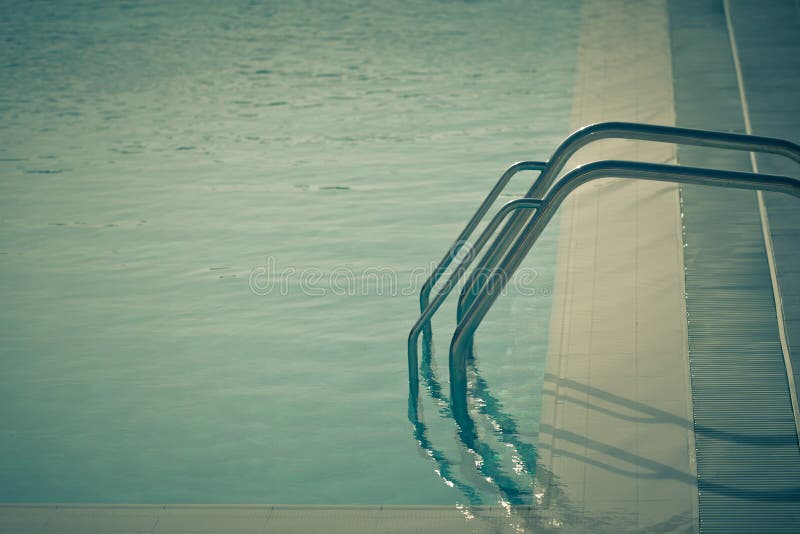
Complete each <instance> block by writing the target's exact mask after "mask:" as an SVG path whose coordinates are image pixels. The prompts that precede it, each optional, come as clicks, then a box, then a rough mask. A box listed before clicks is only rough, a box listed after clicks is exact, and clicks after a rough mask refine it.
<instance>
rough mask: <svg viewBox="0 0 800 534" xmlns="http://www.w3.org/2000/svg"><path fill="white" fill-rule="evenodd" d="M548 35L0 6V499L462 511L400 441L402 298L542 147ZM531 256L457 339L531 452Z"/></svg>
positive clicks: (468, 464)
mask: <svg viewBox="0 0 800 534" xmlns="http://www.w3.org/2000/svg"><path fill="white" fill-rule="evenodd" d="M577 12H578V5H577V2H576V1H570V2H558V3H556V2H544V1H541V2H527V1H522V0H501V1H498V2H491V3H490V2H479V1H478V2H446V1H441V2H422V1H412V2H403V3H385V2H382V3H371V2H359V1H354V0H348V1H343V2H335V3H333V2H331V3H327V2H311V1H309V2H299V1H296V2H275V3H258V2H231V3H228V2H225V3H221V2H169V3H162V2H93V1H83V2H79V1H72V2H61V1H59V2H36V3H29V2H22V1H20V2H14V1H4V2H2V4H0V15H1V16H0V28H2V30H1V32H0V33H1V34H2V36H3V41H4V42H3V46H2V47H0V119H1V120H0V295H2V301H3V304H4V305H3V306H2V308H0V339H2V341H1V342H0V501H16V502H113V503H162V502H169V503H200V502H205V503H208V502H214V503H331V504H369V503H385V504H449V503H455V502H464V500H465V496H464V494H463V492H461V491H460V490H459V489H458V488H454V487H450V486H448V485H447V484H446V483H445V482H446V481H444V480H443V479H442V478H441V477H440V476H438V475H437V473H436V469H437V465H436V463H435V462H433V461H431V460H430V458H428V457H427V456H426V453H425V452H424V451H423V450H421V449H420V448H419V447H418V444H417V443H416V441H415V439H414V437H413V435H412V429H411V425H410V423H409V421H408V419H407V418H406V407H407V389H408V385H407V371H406V354H405V341H406V336H407V334H408V329H409V328H410V326H411V325H412V323H413V322H414V320H415V318H416V312H417V308H416V306H417V296H416V295H417V294H418V290H419V284H420V283H421V280H422V279H421V277H420V273H421V272H429V271H430V268H431V264H430V262H431V261H433V260H438V259H439V258H440V257H441V255H442V253H443V251H444V250H445V249H446V247H447V246H448V245H449V243H450V241H451V240H452V239H453V238H454V236H455V235H457V233H458V232H459V230H460V229H461V227H462V226H463V224H464V223H465V222H466V220H467V219H468V217H469V216H470V215H471V213H472V212H473V211H474V209H475V208H476V207H477V205H478V204H479V202H480V201H481V199H482V198H483V196H484V195H485V193H486V192H487V191H488V189H489V187H490V186H491V184H493V182H494V181H495V180H496V178H497V177H498V176H499V175H500V173H501V172H502V171H503V169H504V168H505V167H506V166H507V165H509V164H510V163H512V162H514V161H516V160H521V159H544V158H546V157H547V155H548V154H549V153H550V152H551V151H552V149H553V148H554V147H555V145H556V144H557V142H558V141H559V140H560V139H561V138H563V137H564V136H565V135H566V134H567V133H568V130H569V112H570V107H571V92H570V88H571V87H572V77H573V75H574V62H575V56H576V49H577V31H578V24H579V21H578V20H577ZM521 178H522V177H521ZM524 178H525V180H530V178H531V176H530V175H528V176H526V177H524ZM526 188H527V183H525V182H524V180H519V181H516V182H514V183H512V184H511V186H510V188H509V195H508V196H505V197H504V198H505V199H506V200H507V199H509V198H510V195H512V194H520V193H521V192H522V191H524V190H525V189H526ZM555 238H556V236H555V234H554V233H553V232H551V233H550V234H548V235H546V236H545V238H544V239H543V242H542V244H541V246H539V247H538V251H537V254H536V257H535V258H531V259H529V260H528V262H527V264H526V266H527V267H528V268H529V272H532V273H534V274H535V276H533V277H532V278H531V279H530V280H528V282H527V285H526V287H525V291H521V290H519V289H518V288H517V289H514V288H512V289H511V291H510V292H509V294H508V295H507V296H506V297H503V298H501V299H500V301H499V302H498V305H497V307H496V309H494V310H493V311H492V312H491V314H490V315H489V316H488V317H487V320H486V323H485V325H484V327H482V329H481V331H480V332H479V334H480V335H479V338H478V351H479V355H480V365H481V369H482V371H483V376H484V377H485V378H486V380H487V383H488V384H489V386H490V387H491V388H492V392H493V394H494V395H495V396H496V397H497V398H498V399H499V400H501V401H502V402H503V405H504V410H505V411H506V412H508V413H509V414H511V415H513V417H515V418H516V421H517V423H518V429H519V430H518V433H519V439H520V440H522V441H525V442H527V443H533V444H535V436H536V421H537V419H538V414H539V405H538V402H539V400H538V391H539V388H540V386H541V384H540V381H538V378H537V377H540V376H541V373H542V372H543V371H542V368H543V364H544V353H545V350H546V344H547V321H548V320H549V296H548V291H549V289H550V288H551V287H552V275H553V264H554V255H555ZM376 270H377V272H378V273H387V272H388V273H391V274H390V275H388V276H389V278H388V280H389V282H385V284H389V285H385V286H384V287H383V288H381V287H380V284H379V278H380V277H379V276H378V275H375V276H373V275H371V274H369V273H375V272H376ZM332 280H333V282H332ZM384 280H385V279H384ZM350 282H352V286H348V284H349V283H350ZM391 284H393V285H391ZM270 288H271V291H268V290H269V289H270ZM342 288H344V289H342ZM392 288H394V289H392ZM531 288H533V291H531ZM531 293H532V294H531ZM441 316H442V317H443V319H441V320H438V321H437V322H436V323H435V328H436V332H437V334H438V337H437V338H436V341H437V346H439V347H440V348H439V352H440V353H443V352H444V350H443V349H442V348H441V346H444V345H445V344H446V340H447V339H448V338H449V329H451V328H452V326H453V325H452V317H453V316H454V312H453V309H452V306H450V307H449V308H446V309H443V310H442V313H441ZM442 378H444V377H442ZM426 399H427V397H426ZM425 403H426V404H425V410H426V411H425V414H426V422H427V423H428V425H429V427H430V437H431V439H432V441H433V442H434V443H435V444H437V445H438V446H440V450H441V451H442V452H443V454H445V455H446V456H447V461H448V464H449V465H450V466H452V469H453V472H454V473H456V474H457V475H458V476H459V477H460V479H462V480H464V481H466V483H468V484H472V485H474V486H475V487H477V488H478V491H479V493H480V494H481V495H482V500H483V501H484V502H488V503H491V502H492V501H493V500H496V499H497V498H498V494H497V493H496V492H495V490H493V489H492V487H491V484H487V483H485V481H484V480H483V477H482V476H481V475H480V473H478V471H477V470H476V469H475V468H474V466H473V463H474V459H473V457H472V456H471V455H470V453H469V452H468V451H465V450H464V449H463V447H462V446H460V445H458V443H457V440H456V438H455V427H454V425H453V424H452V422H451V421H449V420H448V419H446V418H442V417H439V416H438V415H437V407H436V405H435V404H434V403H433V402H432V401H430V400H426V401H425ZM487 432H488V434H489V437H491V436H490V435H491V429H490V430H489V431H487ZM498 455H499V457H501V459H502V461H503V462H505V464H504V465H512V464H513V463H514V459H513V458H506V457H505V456H507V454H506V453H505V452H503V451H502V450H499V451H498ZM504 455H505V456H504ZM510 473H511V475H510V476H513V477H516V479H515V480H517V482H518V483H519V484H520V485H524V484H526V483H529V479H530V477H529V476H528V477H527V479H526V475H529V474H527V473H525V472H520V473H517V474H514V472H513V470H511V471H510ZM526 480H527V482H526Z"/></svg>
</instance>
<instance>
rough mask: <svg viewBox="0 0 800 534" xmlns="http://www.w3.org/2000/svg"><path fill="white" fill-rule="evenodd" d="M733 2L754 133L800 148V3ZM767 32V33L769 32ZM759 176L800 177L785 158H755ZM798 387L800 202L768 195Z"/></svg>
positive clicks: (799, 378) (799, 353)
mask: <svg viewBox="0 0 800 534" xmlns="http://www.w3.org/2000/svg"><path fill="white" fill-rule="evenodd" d="M762 4H763V2H759V1H757V0H756V1H753V0H745V1H742V0H736V1H734V2H730V15H731V20H732V22H733V24H734V26H735V31H736V41H737V43H738V49H739V59H740V61H741V67H742V74H743V78H744V88H745V91H746V94H747V100H748V105H749V110H750V122H751V124H752V128H753V130H754V132H757V133H758V134H760V135H769V136H773V137H780V138H783V139H789V140H790V141H794V142H795V143H800V3H797V2H773V3H771V5H770V6H769V9H762V7H763V6H762ZM765 28H766V29H767V31H765ZM756 158H757V160H758V167H759V170H760V171H761V172H767V173H772V174H785V175H788V176H797V177H800V166H798V165H797V164H796V163H794V162H792V161H788V160H786V159H785V158H777V157H770V156H757V157H756ZM764 202H765V204H766V206H767V213H768V216H769V225H770V229H771V235H772V245H773V248H774V254H775V264H776V270H777V275H778V284H779V287H780V292H781V296H782V300H783V314H784V325H785V327H786V336H787V339H788V345H789V356H790V360H791V366H792V371H793V375H794V377H793V378H794V383H795V386H797V385H798V384H800V247H798V244H799V243H800V239H798V234H800V202H798V201H797V199H795V198H790V197H787V196H786V195H780V194H776V193H764Z"/></svg>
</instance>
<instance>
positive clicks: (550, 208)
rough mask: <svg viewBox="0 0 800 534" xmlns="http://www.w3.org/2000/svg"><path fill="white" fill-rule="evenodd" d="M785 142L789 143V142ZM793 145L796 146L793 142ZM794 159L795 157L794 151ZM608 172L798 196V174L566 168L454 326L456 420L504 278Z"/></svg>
mask: <svg viewBox="0 0 800 534" xmlns="http://www.w3.org/2000/svg"><path fill="white" fill-rule="evenodd" d="M727 135H732V134H727ZM789 144H790V145H791V143H789ZM793 146H795V147H796V145H793ZM798 153H800V152H798ZM792 159H795V158H794V157H792ZM798 161H800V160H798ZM612 177H613V178H632V179H639V180H652V181H663V182H677V183H689V184H699V185H711V186H718V187H729V188H737V189H751V190H767V191H777V192H782V193H787V194H790V195H793V196H795V197H798V198H800V179H796V178H791V177H788V176H778V175H770V174H755V173H747V172H735V171H721V170H716V169H702V168H696V167H682V166H678V165H664V164H656V163H638V162H631V161H598V162H594V163H590V164H588V165H584V166H581V167H578V168H577V169H575V170H573V171H571V172H569V173H568V174H566V175H565V176H564V177H563V178H562V179H561V180H560V181H558V182H557V183H556V184H555V185H554V186H553V187H552V188H551V189H550V191H548V193H547V195H546V196H545V197H544V198H543V199H542V204H541V206H540V207H539V209H537V210H536V213H535V214H534V215H533V217H532V218H531V220H530V222H529V223H528V225H527V226H526V227H525V229H524V230H523V232H522V233H521V235H520V236H519V237H518V238H517V240H516V241H515V242H514V244H513V246H512V247H511V248H510V250H509V252H508V254H506V256H505V257H504V258H503V260H502V261H501V262H500V264H499V265H498V266H497V268H496V269H495V270H494V271H493V272H492V273H491V275H489V277H488V278H487V280H486V282H485V283H484V284H483V287H482V288H481V290H480V293H478V294H477V296H476V297H475V299H474V301H473V302H472V304H471V306H470V307H469V309H467V311H466V313H465V314H464V317H463V319H462V320H461V321H460V322H459V324H458V326H457V327H456V330H455V333H454V334H453V338H452V341H451V343H450V355H449V371H450V398H451V402H452V410H453V416H454V417H455V418H456V421H467V420H468V419H469V414H468V411H467V410H468V406H467V383H466V375H467V371H466V350H465V349H467V348H468V346H469V344H470V342H471V339H472V336H473V334H474V333H475V330H476V329H477V328H478V326H479V325H480V322H481V320H483V318H484V317H485V316H486V313H487V312H488V311H489V309H490V308H491V306H492V304H494V302H495V301H496V300H497V297H498V296H499V295H500V293H501V292H502V290H503V288H504V287H505V284H506V282H507V281H508V279H509V278H510V277H511V276H513V275H514V272H515V271H516V269H517V268H518V267H519V265H520V264H521V263H522V261H523V259H524V258H525V256H526V255H527V254H528V252H529V251H530V249H531V247H532V246H533V244H534V243H535V242H536V240H537V239H538V237H539V236H540V235H541V233H542V231H543V230H544V228H545V226H547V223H548V222H549V221H550V219H551V218H552V217H553V215H554V213H555V212H556V210H557V209H558V207H559V206H560V205H561V203H562V202H563V201H564V199H565V198H566V197H567V196H568V195H569V194H570V193H571V192H572V191H573V190H575V189H576V188H577V187H579V186H581V185H583V184H585V183H587V182H589V181H592V180H597V179H601V178H612ZM540 181H541V179H540ZM495 242H496V241H495Z"/></svg>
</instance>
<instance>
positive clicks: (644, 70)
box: [539, 0, 697, 532]
mask: <svg viewBox="0 0 800 534" xmlns="http://www.w3.org/2000/svg"><path fill="white" fill-rule="evenodd" d="M633 4H635V6H634V5H633ZM582 21H583V22H582V27H581V42H580V50H579V59H578V61H579V63H578V79H577V82H576V92H575V97H574V98H575V100H574V107H573V123H574V124H573V125H574V126H575V127H576V128H577V127H580V126H584V125H586V124H591V123H593V122H600V121H607V120H623V121H624V120H628V121H634V122H647V123H655V124H674V115H673V98H672V80H671V68H670V65H671V63H670V55H669V35H668V25H667V11H666V4H665V2H663V1H660V0H651V1H647V2H630V1H625V0H617V1H613V2H606V1H594V0H593V1H587V2H584V5H583V12H582ZM578 154H579V156H578V157H579V158H580V161H579V162H578V163H581V162H585V161H591V160H596V159H630V160H640V161H650V162H658V163H674V162H675V149H674V147H673V146H670V145H663V144H655V143H643V142H632V141H602V142H599V143H597V144H594V145H589V146H587V147H586V148H585V149H583V150H582V151H581V152H579V153H578ZM570 166H571V165H570ZM561 221H562V222H561V245H560V252H559V260H558V261H559V265H558V273H559V278H558V280H557V283H556V288H555V291H554V311H553V321H552V332H551V337H550V339H551V346H550V351H549V354H548V364H547V374H546V378H545V397H544V401H543V402H544V407H543V410H542V419H541V421H542V424H541V428H542V431H541V432H540V437H539V447H540V451H541V463H542V465H543V466H544V467H546V468H547V470H549V471H551V472H552V473H553V476H554V481H553V483H554V484H557V485H558V486H560V489H561V490H562V491H563V492H564V493H565V494H566V495H567V496H568V498H569V500H570V501H572V502H574V503H579V504H580V507H581V508H582V509H583V513H584V518H583V521H580V522H579V523H578V524H577V525H575V527H576V528H577V529H579V530H583V529H586V530H587V531H596V530H597V529H598V528H601V529H605V530H608V531H615V532H624V531H631V530H635V529H637V527H638V529H640V530H642V531H670V532H674V531H680V532H692V531H694V530H695V529H696V525H697V505H696V498H697V489H696V473H695V470H694V464H693V462H692V461H691V459H692V454H693V450H694V447H693V437H692V424H691V406H690V401H689V400H688V399H690V395H689V390H688V376H689V372H688V358H687V348H686V333H685V310H684V303H683V294H684V291H683V257H682V239H681V222H680V209H679V196H678V189H677V186H675V185H672V184H659V183H651V182H631V181H623V180H607V181H603V182H599V183H590V184H587V185H586V186H583V187H581V188H580V189H579V190H578V191H576V192H575V194H574V195H573V196H572V198H571V199H570V200H569V201H568V202H567V204H566V205H565V207H564V208H563V209H562V219H561ZM599 525H601V526H599Z"/></svg>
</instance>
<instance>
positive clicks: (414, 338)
mask: <svg viewBox="0 0 800 534" xmlns="http://www.w3.org/2000/svg"><path fill="white" fill-rule="evenodd" d="M541 203H542V201H541V200H536V199H532V198H520V199H517V200H512V201H511V202H508V203H506V204H504V205H503V206H502V207H501V208H500V210H499V211H498V212H497V213H496V214H495V216H494V217H492V220H491V221H489V224H488V225H487V226H486V228H484V229H483V232H481V234H480V235H479V236H478V239H476V240H475V244H473V245H471V246H470V247H469V250H468V252H467V256H466V257H465V258H464V259H463V260H462V261H461V262H460V263H459V264H458V267H457V268H456V270H455V272H454V273H453V274H452V276H450V278H448V279H447V282H446V283H445V285H444V287H443V288H442V290H441V291H439V292H438V293H437V294H436V297H434V299H433V300H432V301H431V302H430V303H428V304H427V305H426V306H425V308H424V309H423V310H422V314H421V315H420V316H419V319H417V322H416V323H414V326H413V327H412V328H411V331H410V332H409V334H408V376H409V386H410V389H411V394H412V395H413V396H414V398H416V395H417V392H418V390H419V371H418V368H419V357H418V352H417V348H418V347H417V345H418V344H419V335H420V333H422V331H423V330H424V328H425V326H426V325H428V324H430V320H431V318H432V317H433V314H435V313H436V311H437V310H438V309H439V307H440V306H441V305H442V303H443V302H444V300H445V299H446V298H447V295H449V294H450V292H451V291H452V290H453V288H454V287H455V285H456V284H457V283H458V281H459V280H461V277H462V276H464V273H465V272H466V270H467V268H468V267H469V266H470V264H471V263H472V260H474V259H475V256H476V255H477V254H478V253H479V252H480V251H481V250H482V249H483V247H484V245H486V242H487V241H488V240H489V238H491V237H492V234H494V231H495V230H496V229H497V227H498V226H500V223H502V222H503V219H505V217H506V216H507V215H508V214H509V213H512V212H516V211H517V210H522V209H536V208H538V207H539V206H540V205H541ZM464 244H466V240H464V241H462V242H461V243H460V244H459V247H461V246H464ZM448 264H449V262H448ZM440 276H441V274H440Z"/></svg>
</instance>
